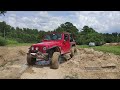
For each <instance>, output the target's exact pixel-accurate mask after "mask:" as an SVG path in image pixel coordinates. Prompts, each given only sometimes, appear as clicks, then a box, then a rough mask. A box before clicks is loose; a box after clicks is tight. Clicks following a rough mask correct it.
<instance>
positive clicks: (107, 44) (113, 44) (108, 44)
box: [104, 42, 120, 46]
mask: <svg viewBox="0 0 120 90" xmlns="http://www.w3.org/2000/svg"><path fill="white" fill-rule="evenodd" d="M104 46H120V42H119V43H106V44H104Z"/></svg>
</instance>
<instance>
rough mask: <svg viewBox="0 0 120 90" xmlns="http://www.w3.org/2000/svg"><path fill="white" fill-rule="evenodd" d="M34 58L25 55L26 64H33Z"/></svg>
mask: <svg viewBox="0 0 120 90" xmlns="http://www.w3.org/2000/svg"><path fill="white" fill-rule="evenodd" d="M35 62H36V59H35V58H32V57H31V56H30V55H27V63H28V65H35Z"/></svg>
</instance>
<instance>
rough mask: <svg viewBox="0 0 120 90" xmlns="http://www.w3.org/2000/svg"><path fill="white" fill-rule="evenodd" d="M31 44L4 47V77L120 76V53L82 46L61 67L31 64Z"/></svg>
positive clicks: (0, 56) (0, 55) (0, 52)
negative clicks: (29, 49)
mask: <svg viewBox="0 0 120 90" xmlns="http://www.w3.org/2000/svg"><path fill="white" fill-rule="evenodd" d="M28 48H29V47H28V46H17V47H0V79H120V56H118V55H114V54H110V53H103V52H99V51H94V50H93V49H78V50H77V52H78V53H77V54H76V55H75V56H74V57H73V58H70V56H69V55H67V56H66V57H67V58H68V59H69V60H68V61H66V62H64V63H62V64H60V66H59V69H50V66H49V65H48V66H40V65H34V66H30V67H29V66H28V65H27V63H26V53H27V51H28Z"/></svg>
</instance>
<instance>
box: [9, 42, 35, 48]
mask: <svg viewBox="0 0 120 90" xmlns="http://www.w3.org/2000/svg"><path fill="white" fill-rule="evenodd" d="M32 44H33V43H16V44H8V45H7V46H10V47H14V46H31V45H32Z"/></svg>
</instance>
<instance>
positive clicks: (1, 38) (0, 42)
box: [0, 36, 7, 46]
mask: <svg viewBox="0 0 120 90" xmlns="http://www.w3.org/2000/svg"><path fill="white" fill-rule="evenodd" d="M5 45H7V41H6V40H5V39H4V38H3V37H1V36H0V46H5Z"/></svg>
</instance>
